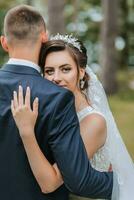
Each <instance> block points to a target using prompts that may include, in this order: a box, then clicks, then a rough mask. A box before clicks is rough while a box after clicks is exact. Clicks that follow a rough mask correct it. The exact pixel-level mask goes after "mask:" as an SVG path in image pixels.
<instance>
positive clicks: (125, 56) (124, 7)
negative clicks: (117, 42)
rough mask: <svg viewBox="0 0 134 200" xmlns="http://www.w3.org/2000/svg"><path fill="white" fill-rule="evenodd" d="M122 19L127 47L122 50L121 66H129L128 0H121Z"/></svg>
mask: <svg viewBox="0 0 134 200" xmlns="http://www.w3.org/2000/svg"><path fill="white" fill-rule="evenodd" d="M120 3H121V14H122V17H121V20H122V27H121V28H122V29H121V30H122V31H121V36H122V38H123V39H124V41H125V47H124V49H123V50H122V52H121V62H120V63H121V67H123V68H127V65H128V57H129V44H128V32H129V24H128V5H127V1H126V0H121V2H120Z"/></svg>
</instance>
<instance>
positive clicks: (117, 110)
mask: <svg viewBox="0 0 134 200" xmlns="http://www.w3.org/2000/svg"><path fill="white" fill-rule="evenodd" d="M118 80H119V88H120V90H119V91H118V93H117V94H116V95H113V96H111V97H109V103H110V106H111V109H112V112H113V114H114V117H115V120H116V122H117V126H118V128H119V130H120V133H121V135H122V138H123V140H124V142H125V144H126V146H127V149H128V151H129V153H130V155H131V157H132V159H133V160H134V90H132V89H130V88H129V83H130V82H131V81H134V71H128V72H126V71H122V72H119V74H118Z"/></svg>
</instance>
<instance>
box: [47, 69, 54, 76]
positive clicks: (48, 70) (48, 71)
mask: <svg viewBox="0 0 134 200" xmlns="http://www.w3.org/2000/svg"><path fill="white" fill-rule="evenodd" d="M45 74H46V75H49V76H51V75H53V74H54V70H53V69H46V70H45Z"/></svg>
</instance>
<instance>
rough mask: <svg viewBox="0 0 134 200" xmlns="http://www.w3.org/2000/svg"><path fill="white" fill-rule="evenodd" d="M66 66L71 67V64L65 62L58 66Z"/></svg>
mask: <svg viewBox="0 0 134 200" xmlns="http://www.w3.org/2000/svg"><path fill="white" fill-rule="evenodd" d="M66 66H69V67H71V65H70V64H68V63H65V64H63V65H60V66H59V67H60V68H62V67H66Z"/></svg>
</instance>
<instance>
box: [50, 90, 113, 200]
mask: <svg viewBox="0 0 134 200" xmlns="http://www.w3.org/2000/svg"><path fill="white" fill-rule="evenodd" d="M51 124H52V126H51V127H49V145H50V148H51V150H52V152H53V155H54V158H55V161H56V163H57V165H58V167H59V169H60V171H61V173H62V176H63V180H64V183H65V185H66V187H67V188H68V189H69V190H70V191H71V192H72V193H75V194H77V195H79V196H84V197H90V198H102V199H111V195H112V188H113V173H112V172H98V171H96V170H95V169H93V168H92V167H91V165H90V162H89V160H88V157H87V153H86V150H85V147H84V144H83V141H82V139H81V136H80V129H79V122H78V118H77V115H76V111H75V105H74V97H73V95H72V93H71V92H69V91H65V92H64V93H62V94H60V95H59V97H58V98H57V102H56V104H55V109H54V110H53V114H52V116H51Z"/></svg>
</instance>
